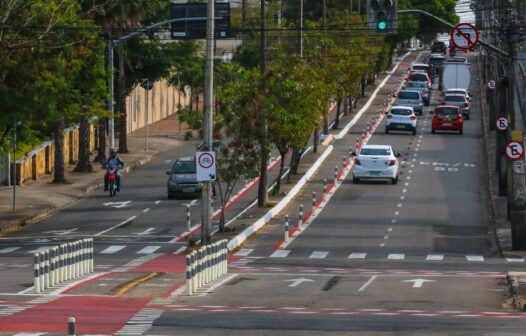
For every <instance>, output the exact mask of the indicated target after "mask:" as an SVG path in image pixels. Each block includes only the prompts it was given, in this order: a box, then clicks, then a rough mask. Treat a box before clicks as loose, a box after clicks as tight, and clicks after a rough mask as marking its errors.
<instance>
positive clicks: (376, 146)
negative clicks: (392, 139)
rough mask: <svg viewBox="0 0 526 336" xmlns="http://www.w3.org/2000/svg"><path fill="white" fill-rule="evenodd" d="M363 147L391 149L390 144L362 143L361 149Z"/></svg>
mask: <svg viewBox="0 0 526 336" xmlns="http://www.w3.org/2000/svg"><path fill="white" fill-rule="evenodd" d="M364 148H377V149H391V146H390V145H363V146H362V149H364Z"/></svg>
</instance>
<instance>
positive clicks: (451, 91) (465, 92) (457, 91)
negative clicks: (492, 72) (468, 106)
mask: <svg viewBox="0 0 526 336" xmlns="http://www.w3.org/2000/svg"><path fill="white" fill-rule="evenodd" d="M448 94H463V95H464V96H466V98H467V99H468V100H469V101H471V93H470V92H469V91H468V90H466V89H462V88H451V89H447V90H444V91H442V94H441V95H442V96H445V95H448Z"/></svg>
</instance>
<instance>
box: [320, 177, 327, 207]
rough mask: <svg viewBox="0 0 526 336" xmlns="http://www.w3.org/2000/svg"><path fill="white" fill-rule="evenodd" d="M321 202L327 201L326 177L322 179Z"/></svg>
mask: <svg viewBox="0 0 526 336" xmlns="http://www.w3.org/2000/svg"><path fill="white" fill-rule="evenodd" d="M321 197H322V198H323V202H324V203H325V202H327V179H323V194H321Z"/></svg>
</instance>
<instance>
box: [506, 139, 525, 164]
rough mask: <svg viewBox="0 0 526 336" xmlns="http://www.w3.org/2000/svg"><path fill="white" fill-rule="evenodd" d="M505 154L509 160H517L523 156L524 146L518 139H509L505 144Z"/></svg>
mask: <svg viewBox="0 0 526 336" xmlns="http://www.w3.org/2000/svg"><path fill="white" fill-rule="evenodd" d="M506 156H507V157H508V159H510V160H513V161H515V160H518V159H520V158H522V157H523V156H524V147H523V146H522V144H521V143H520V142H518V141H510V142H508V143H507V144H506Z"/></svg>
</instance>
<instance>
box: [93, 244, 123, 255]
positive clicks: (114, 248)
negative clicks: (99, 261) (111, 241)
mask: <svg viewBox="0 0 526 336" xmlns="http://www.w3.org/2000/svg"><path fill="white" fill-rule="evenodd" d="M125 247H126V245H111V246H110V247H108V248H106V249H105V250H103V251H100V252H99V253H101V254H114V253H117V252H119V251H120V250H122V249H123V248H125Z"/></svg>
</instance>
